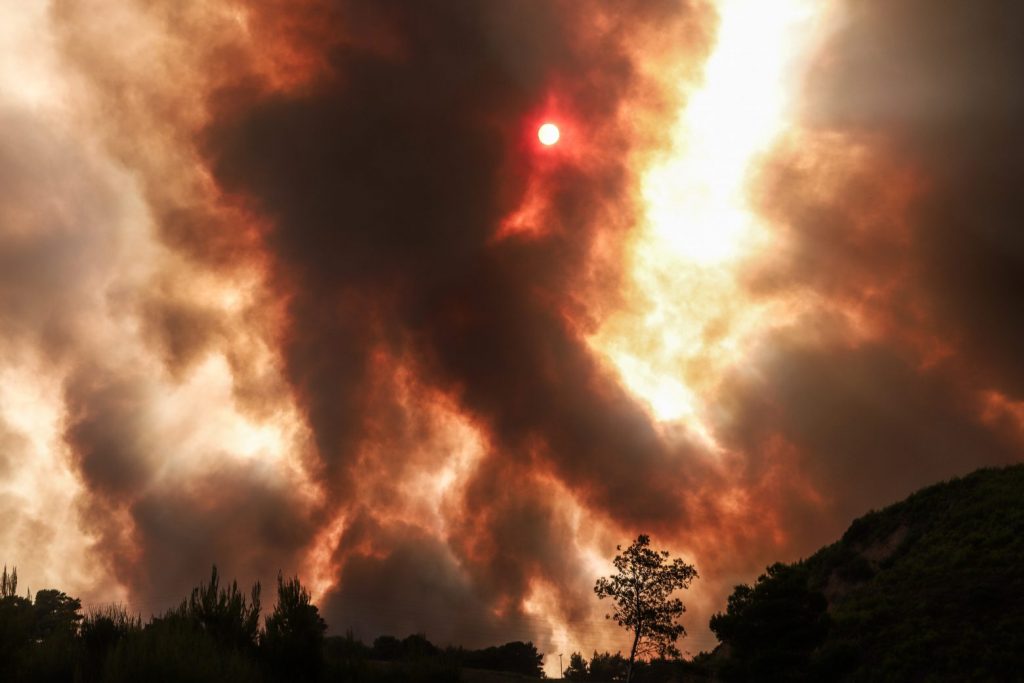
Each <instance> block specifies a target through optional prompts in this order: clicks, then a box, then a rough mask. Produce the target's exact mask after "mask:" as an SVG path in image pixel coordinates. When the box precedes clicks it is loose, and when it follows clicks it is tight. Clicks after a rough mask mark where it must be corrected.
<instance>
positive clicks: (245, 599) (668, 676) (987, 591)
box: [0, 465, 1024, 683]
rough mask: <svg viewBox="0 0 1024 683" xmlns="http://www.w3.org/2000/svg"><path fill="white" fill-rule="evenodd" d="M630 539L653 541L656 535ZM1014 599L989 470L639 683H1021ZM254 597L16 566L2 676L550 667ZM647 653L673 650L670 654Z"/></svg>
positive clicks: (761, 601) (1014, 488) (595, 673)
mask: <svg viewBox="0 0 1024 683" xmlns="http://www.w3.org/2000/svg"><path fill="white" fill-rule="evenodd" d="M637 543H638V544H639V545H638V546H637V549H638V550H646V549H647V539H646V537H641V538H640V539H638V541H637ZM634 545H636V544H634ZM651 552H653V551H651ZM656 555H657V556H656V557H651V556H649V553H643V558H646V560H645V561H646V562H647V564H644V565H643V566H644V567H647V568H648V569H650V570H651V572H654V573H653V574H651V576H652V577H653V576H655V575H656V574H657V572H656V571H655V569H657V568H658V567H663V566H665V564H666V563H665V562H664V560H665V559H666V556H665V554H664V553H657V554H656ZM624 557H625V556H624ZM627 559H628V557H627V558H625V559H623V560H622V562H621V563H620V564H622V567H619V569H620V578H621V580H620V581H618V582H617V583H615V584H614V585H613V584H611V583H610V581H611V580H609V579H605V580H604V584H602V582H600V581H599V583H598V586H599V589H600V587H601V586H602V585H605V586H606V587H607V588H608V590H606V591H605V593H606V594H607V596H608V597H611V598H613V599H614V598H617V597H619V596H621V595H629V596H632V597H633V605H634V607H635V606H636V605H637V604H640V603H638V602H637V595H638V594H637V593H635V591H634V589H637V588H638V587H639V588H643V587H644V586H647V585H648V584H647V583H635V582H634V583H630V581H627V580H626V578H629V577H632V576H634V575H635V576H641V575H643V574H642V572H640V571H639V569H637V568H634V567H633V565H631V564H630V563H629V562H628V561H627ZM670 566H672V567H675V569H676V575H675V576H676V578H677V579H679V576H682V575H679V572H683V574H685V576H682V578H683V579H688V578H692V576H695V572H693V571H692V567H688V565H683V564H682V563H680V562H678V561H676V562H673V563H671V565H670ZM684 570H685V571H684ZM657 575H659V576H660V574H657ZM677 583H679V581H677ZM682 583H683V584H685V583H688V581H682ZM677 587H678V586H677ZM630 591H634V592H633V593H631V592H630ZM598 593H599V594H600V593H601V590H598ZM671 593H672V591H668V590H661V591H655V592H654V593H651V594H650V595H653V596H654V598H655V599H654V600H653V602H651V603H650V604H651V605H652V607H651V608H650V609H655V608H658V609H661V612H658V614H660V615H662V616H666V615H667V616H670V617H672V618H670V619H667V620H665V619H662V620H661V621H657V620H655V621H650V620H646V621H644V623H645V624H648V625H650V624H654V625H655V626H656V627H657V628H655V627H654V626H652V627H651V629H648V630H649V631H650V633H653V634H654V635H655V636H658V635H660V636H662V639H661V640H660V641H657V640H656V639H655V640H652V642H655V643H660V644H661V645H662V646H666V645H670V644H671V643H673V642H674V638H672V636H673V635H679V634H680V633H681V632H682V629H681V628H680V627H679V625H678V624H676V623H675V617H678V616H679V613H680V612H681V605H677V604H676V603H675V602H673V601H672V600H673V598H671V597H670V596H671ZM1021 596H1024V465H1020V466H1014V467H1007V468H1004V469H997V470H996V469H990V470H980V471H978V472H975V473H974V474H971V475H969V476H967V477H964V478H961V479H955V480H953V481H949V482H946V483H942V484H938V485H936V486H932V487H929V488H926V489H924V490H922V491H919V492H918V493H915V494H914V495H912V496H910V497H909V498H908V499H906V500H905V501H903V502H901V503H898V504H896V505H892V506H890V507H887V508H885V509H884V510H881V511H876V512H871V513H869V514H867V515H865V516H864V517H862V518H860V519H858V520H856V521H855V522H854V523H853V524H852V525H851V526H850V528H849V530H848V531H847V532H846V533H845V534H844V535H843V537H842V538H841V539H840V540H839V541H838V542H836V543H834V544H832V545H830V546H827V547H825V548H823V549H822V550H820V551H819V552H817V553H816V554H814V555H813V556H811V557H809V558H808V559H806V560H803V561H800V562H796V563H793V564H781V563H780V564H774V565H772V566H770V567H768V568H767V571H766V572H765V574H763V575H762V576H761V577H759V578H758V579H757V581H756V582H754V584H753V585H749V586H748V585H744V586H738V587H737V588H736V590H735V591H734V592H733V594H732V595H731V596H730V597H729V600H728V604H727V605H726V607H725V610H724V611H723V612H721V613H719V614H716V615H715V616H714V617H713V618H712V619H711V628H712V630H713V631H714V632H715V633H716V635H717V636H718V638H719V639H720V640H721V642H722V645H721V646H720V647H719V648H718V649H717V650H716V651H715V652H714V653H710V654H708V653H702V654H701V655H698V656H697V657H696V658H695V659H694V660H693V661H685V660H682V659H679V658H677V657H672V656H669V657H665V656H661V657H657V658H654V659H638V660H637V661H636V662H635V664H634V667H633V670H632V680H633V681H635V682H636V683H668V682H669V681H674V682H677V683H680V682H683V681H705V680H723V681H876V680H877V681H884V680H1021V678H1022V674H1021V672H1022V671H1024V654H1022V653H1024V609H1022V607H1024V599H1022V597H1021ZM261 597H262V596H261V591H260V586H259V585H258V584H257V585H255V586H253V587H252V589H251V590H250V591H249V592H248V593H243V592H242V591H241V590H240V589H239V587H238V585H237V584H236V583H235V582H231V583H230V584H223V583H222V582H221V578H220V576H219V574H218V572H217V570H216V568H214V570H213V572H212V573H211V576H210V580H209V581H208V582H206V583H200V584H199V585H198V586H197V587H196V588H195V589H194V590H193V591H192V592H191V594H190V595H189V597H188V598H186V599H185V600H183V601H182V602H181V603H180V604H179V605H178V606H177V607H175V608H173V609H170V610H168V611H167V612H165V613H164V614H162V615H160V616H156V617H153V618H151V619H150V620H149V621H148V622H147V623H145V624H144V623H143V622H142V620H141V619H140V618H139V617H138V616H134V615H131V614H130V613H128V612H127V611H126V610H125V609H124V608H121V607H118V606H111V607H108V608H106V609H103V610H100V611H96V612H92V613H89V614H85V615H83V614H82V609H81V603H80V601H79V600H77V599H76V598H73V597H71V596H68V595H67V594H65V593H63V592H61V591H59V590H54V589H46V590H41V591H38V592H37V593H36V594H35V597H34V599H33V598H31V597H29V596H28V595H19V593H18V576H17V572H16V571H14V570H11V571H8V570H7V568H6V567H4V569H3V572H2V574H0V680H2V681H5V682H6V681H11V682H12V683H17V682H19V681H53V682H62V681H76V682H77V681H81V682H83V683H90V682H93V681H102V682H105V683H106V682H111V683H119V682H121V681H143V680H144V681H154V682H156V683H161V682H163V681H167V682H168V683H170V682H172V681H195V682H197V683H199V682H204V681H228V682H230V681H244V682H250V681H251V682H254V683H272V682H275V681H359V682H368V683H372V682H381V681H394V682H396V683H397V682H399V681H408V682H411V683H417V682H423V683H426V682H428V681H429V682H437V683H445V682H451V683H455V682H456V681H461V680H467V681H470V680H472V681H483V680H487V678H486V676H485V677H481V676H480V674H481V670H491V671H504V672H509V673H507V674H504V676H507V677H512V678H517V677H529V678H541V677H543V672H542V669H541V662H542V658H543V656H542V654H541V653H540V652H538V651H537V649H536V647H534V645H533V644H532V643H522V642H513V643H506V644H505V645H502V646H499V647H489V648H485V649H482V650H467V649H463V648H455V647H448V648H446V649H442V648H439V647H437V646H435V645H434V644H432V643H431V642H430V641H429V640H427V638H426V637H425V636H423V635H410V636H408V637H406V638H404V639H398V638H395V637H393V636H381V637H379V638H377V639H376V640H375V641H374V642H373V643H372V644H371V645H366V644H364V643H362V642H360V641H359V640H357V639H355V638H354V637H353V636H352V635H351V634H349V635H346V636H332V637H327V636H326V635H325V633H326V628H327V626H326V624H325V623H324V621H323V619H322V618H321V617H320V614H319V611H318V609H317V607H316V605H314V604H312V602H311V600H310V596H309V593H308V592H307V591H306V590H305V589H304V588H303V587H302V585H301V584H300V583H299V581H298V579H295V578H293V579H285V578H284V577H283V576H278V580H277V600H276V603H275V606H274V609H273V610H272V611H271V613H270V614H269V615H267V616H266V617H265V619H263V622H262V624H261V621H260V616H261ZM616 604H618V602H617V603H616ZM666 605H667V607H666ZM659 606H660V608H659ZM645 609H646V608H645ZM623 614H625V613H623ZM627 616H628V615H627ZM639 616H641V617H645V618H646V612H645V613H644V614H640V615H639ZM621 621H623V622H624V623H626V625H628V626H633V624H632V623H628V622H629V620H628V619H627V618H626V617H623V618H622V620H621ZM647 633H648V632H647V631H644V632H642V633H641V635H646V634H647ZM634 639H635V640H636V631H634ZM653 651H654V652H655V653H658V652H660V653H661V654H662V655H673V654H674V652H673V651H672V650H671V648H668V647H667V646H666V647H661V649H660V650H659V649H658V648H655V649H654V650H653ZM568 664H569V665H568V667H567V668H566V670H565V678H566V679H568V680H576V681H594V682H601V681H604V682H610V681H624V680H626V679H627V678H628V677H629V676H630V667H629V657H628V656H623V655H622V654H621V653H615V654H611V653H609V652H605V653H598V652H594V653H593V656H592V657H591V658H590V660H589V661H588V660H587V659H586V658H585V657H583V656H582V655H581V654H580V653H572V654H571V656H570V657H569V662H568ZM503 680H504V679H503Z"/></svg>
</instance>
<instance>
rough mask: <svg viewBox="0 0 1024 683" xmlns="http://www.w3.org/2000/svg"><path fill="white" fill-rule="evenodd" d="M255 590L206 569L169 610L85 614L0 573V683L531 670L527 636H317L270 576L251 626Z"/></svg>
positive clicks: (537, 662)
mask: <svg viewBox="0 0 1024 683" xmlns="http://www.w3.org/2000/svg"><path fill="white" fill-rule="evenodd" d="M261 597H262V596H261V588H260V585H259V584H258V583H257V584H255V585H254V586H253V587H252V589H251V590H250V591H249V592H248V593H247V594H246V593H243V592H242V591H241V590H240V589H239V587H238V584H237V583H236V582H234V581H232V582H231V583H230V584H222V582H221V578H220V576H219V574H218V572H217V568H216V567H214V568H213V571H212V572H211V575H210V580H209V582H206V583H200V584H199V585H198V586H197V587H195V588H194V589H193V590H192V592H191V594H190V595H189V596H188V597H187V598H186V599H184V600H183V601H182V602H181V603H180V604H179V605H178V606H177V607H174V608H172V609H170V610H168V611H167V612H165V613H164V614H162V615H160V616H154V617H152V618H151V619H150V620H149V621H148V622H146V623H143V621H142V619H141V617H139V616H137V615H133V614H130V613H129V612H128V611H127V610H126V609H125V608H124V607H121V606H117V605H114V606H109V607H106V608H103V609H99V610H95V611H92V612H89V613H87V614H83V613H82V604H81V601H80V600H79V599H77V598H73V597H71V596H69V595H67V594H66V593H64V592H62V591H59V590H54V589H46V590H40V591H37V592H36V594H35V598H34V599H32V598H31V597H30V596H29V595H27V594H26V595H24V596H21V595H19V594H18V575H17V571H16V570H13V571H10V572H9V571H8V570H7V567H4V569H3V573H2V576H0V681H5V682H7V681H9V682H11V683H16V682H20V681H52V682H54V683H58V682H65V681H74V682H75V683H92V682H103V683H121V682H125V683H127V682H129V681H130V682H135V681H151V682H154V683H163V682H167V683H172V682H174V683H177V682H179V681H194V682H196V683H199V682H205V681H218V682H233V681H239V682H244V683H249V682H252V683H274V682H277V681H283V682H288V681H342V682H345V681H352V682H366V683H377V682H381V683H385V682H392V681H393V682H395V683H397V682H398V681H411V682H413V683H415V682H417V681H423V682H426V681H437V682H439V683H446V682H448V681H451V682H452V683H454V682H456V681H459V680H461V670H462V669H463V668H464V667H472V668H476V669H491V670H497V671H508V672H513V673H518V674H521V675H525V676H530V677H535V678H540V677H542V676H543V673H542V669H541V663H542V661H543V655H542V654H541V653H540V652H538V651H537V648H536V647H534V645H533V643H522V642H512V643H506V644H505V645H502V646H500V647H489V648H486V649H483V650H467V649H464V648H446V649H441V648H438V647H437V646H435V645H433V644H432V643H431V642H430V641H428V640H427V639H426V637H425V636H423V635H411V636H408V637H406V638H404V639H402V640H399V639H398V638H395V637H393V636H381V637H379V638H377V639H376V640H375V641H374V642H373V644H372V645H366V644H364V643H362V642H360V641H359V640H358V639H356V638H354V637H353V636H352V635H351V634H348V635H346V636H332V637H327V636H326V635H325V632H326V630H327V625H326V624H325V622H324V620H323V619H322V618H321V616H320V613H319V610H318V609H317V607H316V605H314V604H313V603H312V602H311V600H310V595H309V592H308V591H307V590H306V589H305V588H304V587H303V586H302V585H301V584H300V583H299V580H298V579H297V578H292V579H285V578H284V577H283V576H280V575H279V576H278V579H277V601H276V604H275V605H274V609H273V610H272V611H271V612H270V613H269V614H267V615H266V617H265V618H264V619H263V621H262V623H261V620H260V616H261V607H262V605H261Z"/></svg>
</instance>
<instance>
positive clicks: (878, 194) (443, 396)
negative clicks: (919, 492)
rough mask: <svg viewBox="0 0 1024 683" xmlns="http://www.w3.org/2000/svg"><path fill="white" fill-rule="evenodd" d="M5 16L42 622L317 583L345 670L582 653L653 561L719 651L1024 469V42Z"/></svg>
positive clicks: (138, 5)
mask: <svg viewBox="0 0 1024 683" xmlns="http://www.w3.org/2000/svg"><path fill="white" fill-rule="evenodd" d="M0 16H2V17H3V19H2V21H0V562H6V563H8V564H13V565H16V566H17V567H18V569H19V575H20V576H21V577H22V581H23V582H24V583H25V584H28V585H30V586H32V587H33V589H35V588H42V587H44V586H50V585H56V586H59V587H60V588H62V589H65V590H68V591H69V592H71V593H74V594H77V595H81V596H82V597H83V598H84V600H85V602H86V603H87V604H92V605H96V604H99V603H102V602H103V601H108V600H122V601H125V602H127V603H128V604H129V605H130V606H131V607H132V608H133V609H137V610H140V611H142V612H143V613H144V615H148V614H149V613H150V612H152V611H157V610H160V609H163V608H165V607H167V606H168V605H169V604H170V603H171V602H173V601H176V600H177V599H179V598H180V597H181V596H183V595H184V594H185V592H186V591H187V589H188V587H189V586H191V585H194V584H195V583H196V582H197V581H198V580H199V579H201V578H202V577H204V576H205V574H206V572H208V570H209V566H210V564H211V563H214V562H216V563H217V564H218V565H219V566H220V567H221V569H222V571H223V572H224V573H225V574H226V575H229V576H236V577H238V578H239V579H240V580H241V581H245V582H247V581H251V580H254V579H257V578H261V579H263V580H264V581H265V582H266V581H267V580H269V579H271V578H272V577H273V576H274V575H275V574H276V572H277V571H278V569H283V570H284V571H285V572H287V573H297V574H299V575H300V577H301V578H302V580H303V581H304V582H306V583H308V584H309V585H310V586H311V587H312V589H313V591H314V594H315V597H316V599H317V600H318V603H319V605H320V606H321V609H322V611H323V612H324V616H325V618H326V620H327V622H328V623H329V624H330V625H331V627H332V629H334V630H335V631H336V632H342V631H344V630H345V629H348V628H351V629H353V630H354V631H355V632H356V633H357V634H358V635H360V636H361V637H362V638H364V639H366V640H370V639H372V638H373V637H375V636H376V635H378V634H380V633H385V632H387V633H394V634H396V635H399V636H404V635H405V634H407V633H410V632H425V633H426V635H427V636H428V637H429V638H430V639H431V640H433V641H435V642H439V643H447V642H458V643H463V644H465V645H470V646H475V645H486V644H495V643H500V642H505V641H508V640H513V639H533V640H534V641H535V642H537V643H538V645H539V646H540V647H541V649H542V650H544V651H545V652H548V653H557V652H564V653H566V654H568V653H569V652H571V651H573V650H582V651H584V652H585V653H589V651H591V650H593V649H595V648H601V649H605V648H612V649H616V648H619V647H622V646H623V639H622V638H621V637H620V636H619V634H618V633H617V632H616V629H615V627H614V625H609V624H608V623H606V622H605V620H604V619H603V615H604V613H605V611H606V610H605V609H604V605H602V604H600V603H599V602H598V601H597V600H596V599H595V598H594V596H593V593H592V588H593V583H594V579H595V578H596V577H597V576H598V575H600V574H602V573H607V572H608V571H609V569H610V563H609V560H610V559H611V557H612V555H613V554H614V548H615V545H616V544H617V543H623V544H625V543H628V542H629V541H630V540H631V539H632V538H633V537H635V535H636V534H637V533H649V534H651V535H652V537H653V539H654V543H655V544H656V545H659V546H661V547H665V548H668V549H670V550H671V551H672V552H673V553H676V554H679V555H681V556H683V557H685V558H686V559H687V560H688V561H691V562H693V563H694V564H696V566H697V568H698V570H699V572H700V574H701V579H700V580H699V581H697V582H696V583H695V584H694V586H693V588H692V589H691V590H690V591H689V594H688V595H686V596H684V601H685V602H686V603H687V605H688V606H689V611H688V613H687V615H686V618H685V620H684V623H685V625H686V626H687V628H688V630H689V631H690V633H691V636H690V638H689V639H687V640H686V641H684V642H683V643H681V645H682V649H683V650H689V651H691V652H696V651H698V650H700V649H708V648H710V647H711V646H713V644H714V640H713V637H712V636H711V635H710V633H709V632H708V631H707V628H706V624H707V619H708V617H709V616H710V614H711V613H712V612H713V611H715V610H716V609H721V608H722V607H723V606H724V599H725V596H726V595H728V593H729V592H730V591H731V587H732V586H733V585H734V584H735V583H737V582H740V581H750V580H751V579H753V578H754V577H756V575H757V574H758V572H759V571H761V570H763V568H764V566H765V565H766V564H767V563H769V562H772V561H775V560H793V559H796V558H798V557H801V556H804V555H806V554H809V553H810V552H813V551H814V550H815V549H817V548H818V547H819V546H821V545H822V544H825V543H827V542H830V541H831V540H834V539H835V538H836V537H837V536H838V535H839V534H840V533H841V532H842V531H843V530H844V529H845V527H846V526H847V525H848V524H849V522H850V521H851V520H852V519H853V518H854V517H856V516H859V515H860V514H862V513H864V512H866V511H867V510H868V509H870V508H872V507H878V506H882V505H885V504H887V503H890V502H894V501H896V500H898V499H900V498H902V497H903V496H905V495H906V494H908V493H909V492H911V491H913V490H914V489H916V488H919V487H921V486H924V485H926V484H929V483H932V482H935V481H937V480H940V479H943V478H948V477H951V476H955V475H959V474H963V473H966V472H968V471H970V470H972V469H975V468H977V467H980V466H985V465H996V464H1002V463H1008V462H1014V461H1019V460H1021V453H1022V451H1021V443H1022V437H1024V363H1021V362H1020V358H1019V354H1020V349H1022V348H1024V312H1022V308H1021V295H1022V294H1024V230H1022V228H1021V226H1022V222H1021V221H1022V217H1024V192H1021V189H1020V179H1021V178H1024V139H1022V130H1024V129H1022V127H1021V124H1020V122H1021V121H1022V120H1024V90H1022V89H1021V87H1020V84H1021V83H1022V82H1024V73H1021V72H1022V71H1024V29H1022V27H1024V5H1021V3H1019V2H1014V1H1011V0H1005V1H1000V0H985V1H979V2H971V3H936V2H933V1H932V0H903V1H901V2H898V3H897V2H891V1H890V0H828V1H821V0H770V1H769V0H720V1H719V2H717V3H716V2H711V1H708V2H699V1H696V0H695V1H693V2H685V1H683V0H617V1H615V2H597V1H596V0H595V1H593V2H589V1H588V2H580V1H578V0H561V1H553V0H486V1H483V0H475V1H471V0H380V1H378V2H373V3H365V2H355V1H351V2H349V1H345V0H260V1H259V2H257V1H256V0H124V1H122V2H117V3H111V2H105V1H103V0H51V1H50V2H45V1H44V0H36V1H35V2H24V1H23V0H0ZM545 122H550V123H554V124H555V125H557V126H558V127H559V129H560V132H561V137H560V140H559V141H558V143H557V144H555V145H552V146H544V145H541V144H540V142H539V141H538V139H537V131H538V128H539V126H540V125H541V124H542V123H545ZM551 661H552V660H549V666H550V665H551ZM554 661H555V662H557V658H555V660H554ZM555 666H557V663H556V664H555Z"/></svg>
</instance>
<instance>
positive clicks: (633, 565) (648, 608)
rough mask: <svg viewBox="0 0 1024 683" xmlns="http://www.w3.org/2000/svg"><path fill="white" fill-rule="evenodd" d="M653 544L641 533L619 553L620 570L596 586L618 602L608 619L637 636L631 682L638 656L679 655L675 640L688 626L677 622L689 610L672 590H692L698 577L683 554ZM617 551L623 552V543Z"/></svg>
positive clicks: (602, 594) (629, 674) (600, 593)
mask: <svg viewBox="0 0 1024 683" xmlns="http://www.w3.org/2000/svg"><path fill="white" fill-rule="evenodd" d="M650 546H651V539H650V537H649V536H647V535H644V534H641V535H640V536H638V537H637V539H636V540H635V541H633V544H632V545H630V546H629V547H628V548H626V550H625V552H622V553H621V554H619V555H616V556H615V560H614V561H613V564H614V565H615V569H616V573H615V574H614V575H613V576H610V577H608V578H605V577H601V578H599V579H598V580H597V584H596V585H595V586H594V592H595V593H597V597H598V598H600V599H602V600H603V599H604V598H611V599H612V600H613V602H614V603H615V609H614V610H613V612H612V613H611V614H607V615H605V618H607V619H614V620H615V623H617V624H618V625H619V626H621V627H623V628H625V629H628V630H629V631H630V632H631V633H632V634H633V647H632V648H630V651H629V665H628V668H627V669H626V682H627V683H629V681H630V680H631V678H632V676H633V662H634V661H636V658H637V657H649V656H652V655H658V656H661V657H678V656H679V650H678V649H677V648H676V646H675V642H676V640H678V639H679V636H681V635H685V634H686V629H684V628H683V625H682V624H679V623H677V622H676V620H677V619H678V618H679V617H681V616H682V614H683V612H685V611H686V608H685V607H684V606H683V603H682V601H681V600H680V599H679V598H673V597H672V594H673V593H674V592H675V591H677V590H681V589H685V588H688V587H689V586H690V583H691V582H692V581H693V580H694V579H696V578H698V577H697V570H696V569H695V568H694V567H693V565H689V564H686V563H685V562H683V561H682V560H681V559H679V558H675V559H672V560H669V553H668V551H667V550H661V551H658V550H652V549H651V547H650ZM615 549H616V550H619V551H621V550H622V546H621V545H620V546H616V547H615Z"/></svg>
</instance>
